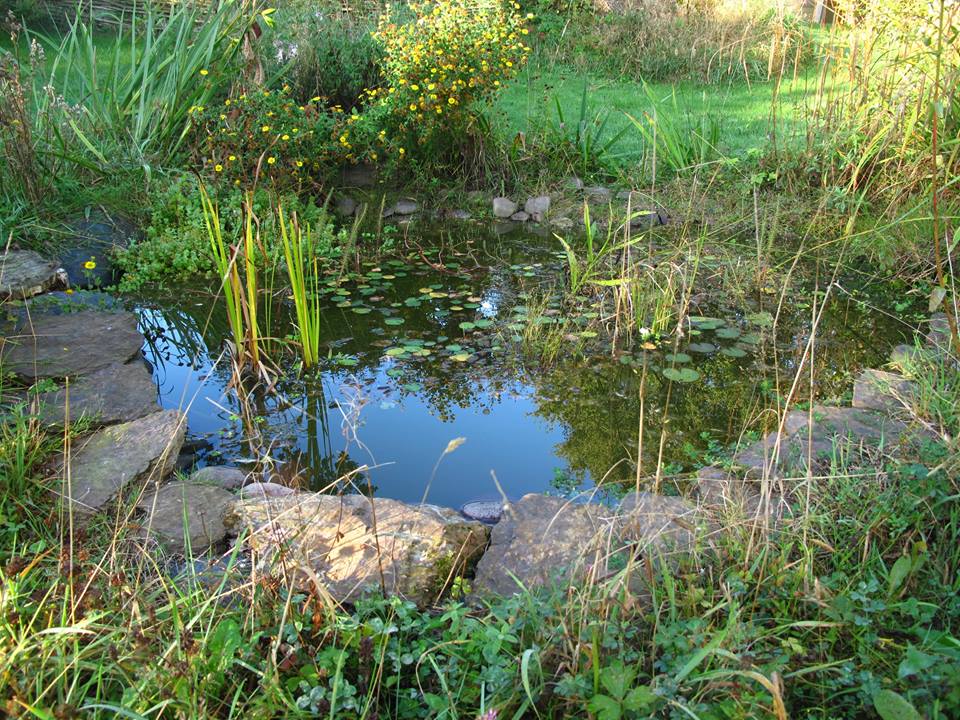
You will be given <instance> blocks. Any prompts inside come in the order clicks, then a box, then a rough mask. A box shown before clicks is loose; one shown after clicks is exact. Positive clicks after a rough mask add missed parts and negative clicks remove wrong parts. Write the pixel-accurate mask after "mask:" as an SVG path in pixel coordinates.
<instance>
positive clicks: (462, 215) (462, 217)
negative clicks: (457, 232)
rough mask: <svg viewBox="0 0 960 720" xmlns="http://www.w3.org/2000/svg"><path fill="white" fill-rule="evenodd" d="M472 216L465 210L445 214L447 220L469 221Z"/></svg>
mask: <svg viewBox="0 0 960 720" xmlns="http://www.w3.org/2000/svg"><path fill="white" fill-rule="evenodd" d="M471 217H473V216H472V215H470V213H469V212H468V211H466V210H450V211H448V212H447V214H446V218H447V219H448V220H458V221H461V222H462V221H466V220H470V219H471Z"/></svg>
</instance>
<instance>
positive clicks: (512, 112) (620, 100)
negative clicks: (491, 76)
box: [497, 63, 817, 164]
mask: <svg viewBox="0 0 960 720" xmlns="http://www.w3.org/2000/svg"><path fill="white" fill-rule="evenodd" d="M816 81H817V74H816V72H815V71H811V72H807V73H805V74H802V75H799V76H798V77H797V79H796V80H793V79H790V80H788V81H786V82H784V83H782V84H781V87H780V94H779V97H778V100H777V104H776V108H777V125H778V140H780V141H783V140H785V139H789V140H793V141H795V140H797V139H799V138H802V137H803V133H804V126H803V120H802V116H803V114H802V113H801V112H800V110H801V109H802V107H803V104H804V99H805V98H810V97H813V95H814V94H815V91H816ZM584 82H587V83H588V98H589V99H588V105H589V108H590V109H589V110H588V117H589V118H591V119H592V118H594V117H595V116H596V114H597V113H598V112H601V111H604V110H606V111H609V121H608V123H607V128H606V134H607V135H608V136H610V135H613V134H615V133H617V132H619V131H620V129H621V128H623V127H625V126H629V127H630V129H628V130H627V132H626V133H625V134H624V136H623V137H622V138H621V139H620V141H619V142H618V143H617V145H616V146H615V147H614V148H613V149H612V152H615V153H616V154H617V155H618V156H620V157H619V159H620V161H621V162H623V163H624V164H632V163H635V162H637V161H638V160H639V159H640V157H641V155H642V152H643V139H642V137H641V135H640V133H639V132H638V131H636V129H634V128H633V125H632V123H631V122H630V120H629V118H628V117H627V114H630V115H632V116H633V117H635V118H638V119H639V118H641V117H642V114H643V112H644V111H649V110H650V109H651V105H650V102H649V100H648V98H647V95H646V93H645V92H644V90H643V86H642V85H641V84H640V83H637V82H634V81H632V80H626V79H625V80H617V79H610V78H602V77H585V76H583V75H581V74H579V73H578V72H576V71H570V70H567V69H564V68H556V67H554V68H548V67H544V65H542V64H534V63H531V65H530V66H528V68H527V69H526V70H525V71H524V72H523V73H522V74H521V76H520V77H519V78H518V79H517V80H516V81H515V82H513V83H512V84H511V85H510V86H509V87H507V88H506V89H505V91H504V92H503V94H502V96H501V97H500V98H499V100H498V102H497V110H499V111H500V112H501V118H500V124H499V129H500V131H501V132H503V133H504V134H506V135H508V136H512V135H514V134H515V133H517V132H523V133H526V134H528V135H531V134H533V133H535V132H536V130H537V128H538V127H542V125H543V123H544V122H549V121H554V122H555V121H556V117H557V111H556V107H555V102H556V100H555V98H559V101H560V105H561V107H562V108H563V112H564V115H565V117H566V118H567V121H568V122H570V121H571V120H572V121H573V122H576V121H577V119H578V118H579V115H580V103H581V97H582V93H583V86H584ZM650 88H651V90H652V91H653V94H654V95H655V96H656V97H658V98H662V99H663V100H665V101H666V102H665V104H664V106H665V107H670V108H672V101H671V100H670V95H671V93H672V92H674V91H675V92H676V93H677V102H678V105H679V106H680V108H681V109H685V110H686V111H687V112H689V113H693V114H695V115H697V116H700V115H703V114H710V115H713V116H715V117H718V118H719V119H720V122H721V128H722V130H721V147H720V148H719V149H720V150H721V152H722V153H723V154H724V155H727V156H731V157H743V156H744V155H746V154H747V152H748V151H750V150H751V149H754V148H756V149H761V148H762V147H764V146H765V145H766V143H767V140H768V137H769V135H770V132H771V110H772V109H773V107H774V104H773V95H774V92H775V90H776V87H775V83H773V82H763V83H756V82H754V83H751V84H749V85H748V84H747V83H745V82H742V81H741V82H733V83H729V84H717V85H701V84H699V83H690V82H685V83H678V84H676V85H672V84H653V85H651V86H650Z"/></svg>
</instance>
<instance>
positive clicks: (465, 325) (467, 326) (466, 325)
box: [460, 322, 476, 331]
mask: <svg viewBox="0 0 960 720" xmlns="http://www.w3.org/2000/svg"><path fill="white" fill-rule="evenodd" d="M475 327H476V325H475V324H474V323H472V322H462V323H460V329H461V330H464V331H466V330H473V329H474V328H475Z"/></svg>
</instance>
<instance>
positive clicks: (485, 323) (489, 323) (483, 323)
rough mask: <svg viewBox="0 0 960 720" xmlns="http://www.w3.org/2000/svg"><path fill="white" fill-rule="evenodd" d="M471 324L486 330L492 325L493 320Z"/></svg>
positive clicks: (477, 321) (476, 321)
mask: <svg viewBox="0 0 960 720" xmlns="http://www.w3.org/2000/svg"><path fill="white" fill-rule="evenodd" d="M473 324H474V326H475V327H478V328H488V327H490V326H491V325H493V320H475V321H474V323H473Z"/></svg>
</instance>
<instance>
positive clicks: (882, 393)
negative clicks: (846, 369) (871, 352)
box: [853, 370, 918, 413]
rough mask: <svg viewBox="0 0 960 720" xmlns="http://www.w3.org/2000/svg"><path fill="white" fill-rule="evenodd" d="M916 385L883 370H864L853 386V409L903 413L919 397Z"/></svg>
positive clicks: (900, 376)
mask: <svg viewBox="0 0 960 720" xmlns="http://www.w3.org/2000/svg"><path fill="white" fill-rule="evenodd" d="M917 392H918V390H917V385H916V383H914V382H912V381H910V380H907V379H906V378H905V377H903V376H902V375H897V374H895V373H889V372H884V371H883V370H864V371H863V372H862V373H861V374H860V377H858V378H857V379H856V381H855V382H854V384H853V407H855V408H867V409H869V410H881V411H883V412H888V413H895V412H902V411H903V410H904V409H905V408H906V407H908V406H909V404H910V402H911V401H912V400H914V399H915V398H916V397H917Z"/></svg>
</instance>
